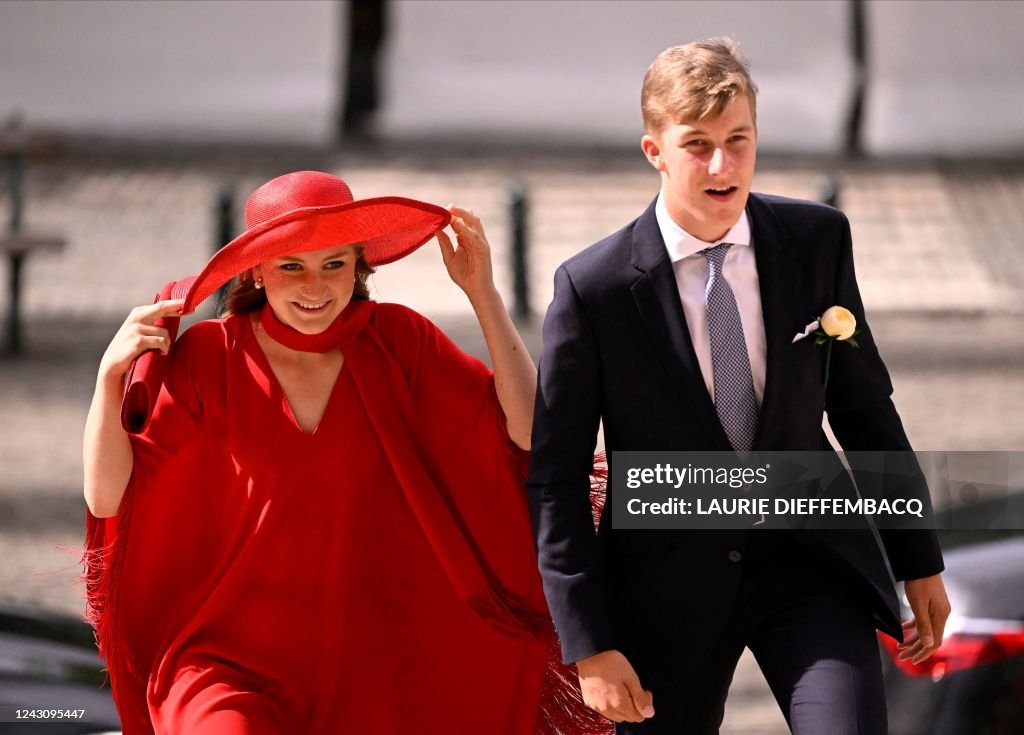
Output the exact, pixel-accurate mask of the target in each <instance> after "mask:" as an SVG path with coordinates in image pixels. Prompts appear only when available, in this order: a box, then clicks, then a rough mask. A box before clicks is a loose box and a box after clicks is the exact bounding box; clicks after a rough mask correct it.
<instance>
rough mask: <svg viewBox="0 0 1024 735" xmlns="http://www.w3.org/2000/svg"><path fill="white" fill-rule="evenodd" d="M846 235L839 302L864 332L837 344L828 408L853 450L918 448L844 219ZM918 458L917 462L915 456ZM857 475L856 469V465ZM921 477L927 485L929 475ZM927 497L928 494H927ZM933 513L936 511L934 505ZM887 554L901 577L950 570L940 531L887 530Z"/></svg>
mask: <svg viewBox="0 0 1024 735" xmlns="http://www.w3.org/2000/svg"><path fill="white" fill-rule="evenodd" d="M841 226H842V234H841V244H840V253H839V262H838V268H837V275H836V303H837V304H838V305H840V306H844V307H846V308H847V309H849V310H850V311H851V312H853V315H854V316H855V317H856V319H857V324H858V326H859V328H860V330H861V332H860V334H858V335H857V342H858V343H859V345H860V348H859V349H857V348H853V349H847V348H848V347H850V346H849V345H841V344H835V345H833V351H832V364H831V368H830V374H829V382H828V390H827V392H826V396H825V409H826V411H827V412H828V420H829V425H830V426H831V427H832V431H833V432H834V433H835V435H836V438H837V439H838V440H839V443H840V444H841V445H842V447H843V449H844V450H846V451H847V452H856V451H879V450H882V451H896V452H912V451H913V450H912V448H911V446H910V441H909V439H907V435H906V432H905V431H904V429H903V422H902V421H900V417H899V414H898V413H897V412H896V406H895V405H894V404H893V402H892V391H893V387H892V381H891V380H890V378H889V372H888V370H886V367H885V363H883V362H882V358H881V356H880V355H879V353H878V347H877V346H876V345H875V340H874V337H873V335H872V333H871V328H870V327H869V326H868V323H867V319H866V318H865V314H864V304H863V302H862V300H861V296H860V289H859V288H858V286H857V278H856V274H855V272H854V267H853V244H852V238H851V236H850V223H849V221H848V220H847V219H846V217H845V216H843V217H842V225H841ZM914 461H915V462H916V460H914ZM854 473H855V475H856V467H854ZM920 481H921V482H922V483H923V482H924V478H923V476H922V477H921V479H920ZM925 498H926V499H927V494H925ZM929 512H930V509H929ZM879 533H880V536H881V538H882V543H883V545H884V546H885V553H886V556H887V557H888V558H889V564H890V566H891V567H892V571H893V575H894V576H895V578H896V579H897V580H899V581H902V580H907V579H917V578H920V577H927V576H931V575H933V574H938V573H939V572H941V571H942V570H943V569H944V565H943V561H942V551H941V549H940V548H939V540H938V535H937V534H936V532H935V531H934V530H901V529H896V530H881V531H880V532H879Z"/></svg>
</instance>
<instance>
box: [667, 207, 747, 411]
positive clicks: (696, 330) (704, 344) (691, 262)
mask: <svg viewBox="0 0 1024 735" xmlns="http://www.w3.org/2000/svg"><path fill="white" fill-rule="evenodd" d="M654 213H655V215H656V216H657V218H658V227H659V228H660V229H661V237H662V239H663V240H664V241H665V248H666V249H667V250H668V255H669V257H670V258H671V259H672V269H673V270H674V271H675V274H676V285H677V286H678V288H679V298H680V300H681V301H682V303H683V314H684V316H685V317H686V326H687V327H688V328H689V330H690V339H691V340H692V341H693V349H694V351H695V352H696V353H697V362H698V363H699V364H700V371H701V374H702V375H703V376H704V384H705V385H706V386H707V389H708V394H709V395H710V396H711V397H712V399H713V398H714V395H715V377H714V371H713V369H712V365H711V344H710V341H709V338H708V316H707V306H706V303H705V300H704V290H705V287H706V286H707V283H708V276H709V268H708V261H707V258H705V257H704V256H703V255H701V254H700V251H701V250H704V249H705V248H710V247H713V246H715V245H717V244H719V243H723V242H731V243H733V247H731V248H729V253H728V254H727V255H726V256H725V264H724V265H723V267H722V271H723V274H724V276H725V280H726V281H727V282H728V284H729V287H730V288H732V292H733V294H734V295H735V296H736V306H737V308H738V309H739V312H740V321H741V322H742V324H743V338H744V341H745V342H746V343H747V355H748V357H749V358H750V373H751V375H752V376H753V379H754V394H755V396H756V397H757V405H758V406H760V405H761V403H762V401H763V399H764V380H765V361H766V357H765V356H766V347H765V336H764V316H763V315H762V313H761V291H760V290H759V289H760V286H759V281H758V278H757V264H756V262H755V261H754V243H753V242H751V237H750V220H749V219H748V217H747V212H746V210H744V211H743V214H742V215H740V219H739V221H738V222H737V223H736V224H735V225H733V226H732V229H730V230H729V231H728V232H727V233H725V237H723V238H722V239H721V240H718V241H716V242H704V241H703V240H699V239H697V238H696V237H694V236H693V235H691V234H690V233H688V232H686V231H685V230H684V229H683V228H682V227H680V226H679V225H677V224H676V223H675V221H674V220H673V219H672V217H671V216H670V215H669V213H668V208H667V207H666V206H665V198H664V196H663V195H662V194H659V195H658V202H657V204H655V207H654Z"/></svg>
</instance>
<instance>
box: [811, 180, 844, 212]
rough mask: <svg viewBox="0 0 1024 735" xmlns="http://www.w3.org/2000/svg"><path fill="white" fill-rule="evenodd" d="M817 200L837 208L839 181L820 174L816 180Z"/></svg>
mask: <svg viewBox="0 0 1024 735" xmlns="http://www.w3.org/2000/svg"><path fill="white" fill-rule="evenodd" d="M816 185H817V189H818V201H819V202H821V203H822V204H827V205H828V206H830V207H835V208H836V209H839V182H838V181H836V180H835V179H834V178H832V177H831V176H822V177H821V178H819V179H818V180H817V182H816Z"/></svg>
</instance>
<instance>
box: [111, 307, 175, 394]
mask: <svg viewBox="0 0 1024 735" xmlns="http://www.w3.org/2000/svg"><path fill="white" fill-rule="evenodd" d="M184 305H185V300H184V299H170V300H168V301H157V302H156V303H155V304H148V305H146V306H136V307H135V308H134V309H132V310H131V312H130V313H129V314H128V318H127V319H125V321H124V324H122V325H121V328H120V329H118V330H117V334H115V335H114V338H113V339H112V340H110V344H109V345H108V346H107V350H106V352H104V353H103V358H102V359H101V360H100V377H101V378H105V379H108V380H114V379H120V378H123V377H124V375H125V373H127V372H128V368H130V367H131V364H132V361H133V360H134V359H135V358H136V357H138V356H139V355H141V354H142V353H143V352H145V351H146V350H160V352H162V353H163V354H165V355H166V354H167V353H168V351H170V349H171V335H170V334H169V333H168V331H167V330H166V329H164V328H163V327H158V326H156V321H157V319H161V318H164V317H176V316H181V308H182V307H183V306H184Z"/></svg>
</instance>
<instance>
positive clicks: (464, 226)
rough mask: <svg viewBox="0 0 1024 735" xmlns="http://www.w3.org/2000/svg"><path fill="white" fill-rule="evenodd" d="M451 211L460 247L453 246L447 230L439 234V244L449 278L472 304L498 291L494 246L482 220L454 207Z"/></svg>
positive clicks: (450, 207) (452, 206)
mask: <svg viewBox="0 0 1024 735" xmlns="http://www.w3.org/2000/svg"><path fill="white" fill-rule="evenodd" d="M448 211H449V212H451V213H452V222H451V227H452V230H454V231H455V238H456V240H457V242H458V247H457V248H456V247H455V246H453V245H452V241H451V238H449V237H448V235H447V234H445V232H444V231H443V230H442V231H439V232H438V233H437V242H438V244H439V245H440V246H441V257H442V258H443V259H444V266H445V268H447V269H448V275H449V276H450V277H451V279H452V280H453V281H454V282H455V284H456V285H457V286H458V287H459V288H461V289H462V290H463V291H465V292H466V295H467V296H469V298H470V300H472V299H473V298H474V297H475V296H479V295H482V294H484V293H486V292H487V291H489V290H493V289H494V274H493V272H492V270H491V246H490V245H489V244H488V242H487V236H486V235H485V234H484V227H483V225H482V224H480V218H479V217H477V216H476V215H475V214H473V213H472V212H471V211H470V210H468V209H463V208H462V207H457V206H455V205H454V204H453V205H451V206H449V207H448Z"/></svg>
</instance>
